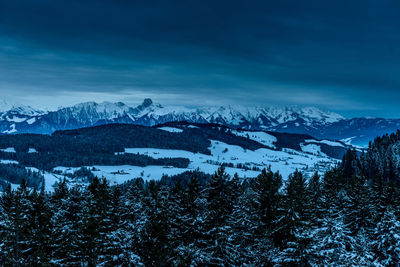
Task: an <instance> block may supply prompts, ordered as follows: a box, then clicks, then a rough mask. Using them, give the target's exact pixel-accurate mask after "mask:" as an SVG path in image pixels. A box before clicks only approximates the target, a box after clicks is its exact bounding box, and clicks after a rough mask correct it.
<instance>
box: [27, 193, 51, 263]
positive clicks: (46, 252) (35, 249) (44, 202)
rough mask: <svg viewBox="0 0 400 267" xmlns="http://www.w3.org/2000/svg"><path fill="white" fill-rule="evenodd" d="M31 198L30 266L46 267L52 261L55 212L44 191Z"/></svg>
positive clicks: (34, 194)
mask: <svg viewBox="0 0 400 267" xmlns="http://www.w3.org/2000/svg"><path fill="white" fill-rule="evenodd" d="M31 197H32V210H31V215H30V218H31V220H32V221H31V227H30V228H31V230H30V235H31V240H30V242H29V248H30V250H31V252H30V264H31V265H36V266H39V265H41V266H46V265H49V264H50V261H51V246H52V243H51V237H52V229H53V225H52V224H51V221H52V216H53V212H52V210H51V208H50V206H49V199H48V196H47V194H46V193H45V192H44V190H43V189H42V190H41V192H40V193H36V192H35V193H33V194H32V196H31Z"/></svg>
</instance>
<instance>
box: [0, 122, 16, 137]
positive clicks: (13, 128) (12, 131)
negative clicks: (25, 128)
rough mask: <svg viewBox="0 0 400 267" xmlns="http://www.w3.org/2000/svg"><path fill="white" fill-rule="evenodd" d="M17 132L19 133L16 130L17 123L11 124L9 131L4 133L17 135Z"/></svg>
mask: <svg viewBox="0 0 400 267" xmlns="http://www.w3.org/2000/svg"><path fill="white" fill-rule="evenodd" d="M16 131H17V129H15V123H14V124H11V126H10V129H9V130H5V131H3V133H5V134H11V133H15V132H16Z"/></svg>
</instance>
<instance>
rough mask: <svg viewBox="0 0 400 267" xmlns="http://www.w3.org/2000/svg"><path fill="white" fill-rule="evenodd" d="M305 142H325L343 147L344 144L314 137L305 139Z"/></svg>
mask: <svg viewBox="0 0 400 267" xmlns="http://www.w3.org/2000/svg"><path fill="white" fill-rule="evenodd" d="M305 142H306V143H318V144H326V145H328V146H340V147H344V145H343V144H342V143H340V142H335V141H330V140H314V139H306V140H305Z"/></svg>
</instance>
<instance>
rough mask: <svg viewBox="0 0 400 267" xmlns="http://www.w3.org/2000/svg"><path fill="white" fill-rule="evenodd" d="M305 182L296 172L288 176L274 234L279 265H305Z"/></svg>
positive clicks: (307, 239)
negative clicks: (278, 250)
mask: <svg viewBox="0 0 400 267" xmlns="http://www.w3.org/2000/svg"><path fill="white" fill-rule="evenodd" d="M308 193H309V191H308V190H307V184H306V180H305V178H304V177H303V175H302V173H301V172H299V171H298V170H296V171H295V172H294V173H293V174H291V175H289V178H288V180H287V184H286V187H285V196H284V201H283V203H282V204H283V206H282V208H283V210H282V214H281V215H280V218H279V219H278V222H279V226H278V228H277V229H276V231H275V233H274V238H275V242H276V243H277V244H279V245H280V247H281V248H282V250H281V253H280V255H279V257H278V260H282V262H279V263H280V264H285V265H286V264H287V265H298V264H300V265H307V264H308V255H307V253H306V248H307V246H308V244H309V243H310V233H309V231H308V230H309V227H310V218H311V216H310V215H311V214H310V212H311V209H310V202H309V201H310V196H309V194H308Z"/></svg>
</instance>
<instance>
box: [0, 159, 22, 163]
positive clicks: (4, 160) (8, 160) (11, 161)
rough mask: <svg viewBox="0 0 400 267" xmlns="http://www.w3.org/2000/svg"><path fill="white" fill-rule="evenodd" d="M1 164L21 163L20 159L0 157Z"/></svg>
mask: <svg viewBox="0 0 400 267" xmlns="http://www.w3.org/2000/svg"><path fill="white" fill-rule="evenodd" d="M0 163H1V164H19V162H18V161H16V160H10V159H0Z"/></svg>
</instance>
